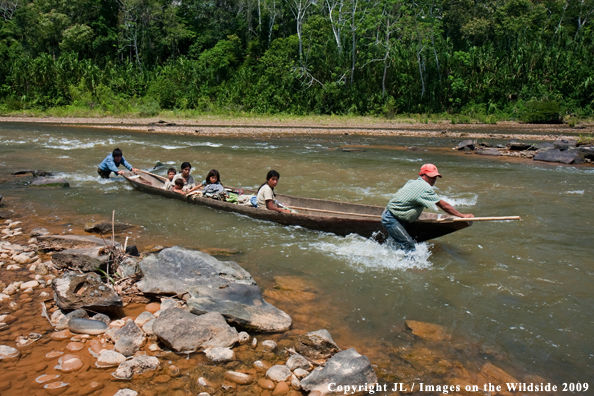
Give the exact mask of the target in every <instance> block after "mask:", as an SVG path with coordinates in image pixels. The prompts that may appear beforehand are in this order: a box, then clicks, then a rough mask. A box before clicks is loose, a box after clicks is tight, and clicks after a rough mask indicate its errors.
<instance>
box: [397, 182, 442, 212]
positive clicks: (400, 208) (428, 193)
mask: <svg viewBox="0 0 594 396" xmlns="http://www.w3.org/2000/svg"><path fill="white" fill-rule="evenodd" d="M439 201H440V198H439V197H438V196H437V194H435V191H433V187H431V186H430V185H429V183H427V182H426V181H425V180H423V179H422V178H421V177H419V178H418V179H417V180H409V181H408V182H406V184H405V185H404V187H402V188H401V189H400V190H398V192H396V194H394V196H393V197H392V199H390V202H388V210H389V211H390V213H392V216H394V217H395V218H397V219H398V220H403V221H406V222H408V223H411V222H413V221H415V220H416V219H417V218H418V217H419V216H420V215H421V212H423V209H424V208H430V207H431V206H433V205H434V204H436V203H437V202H439Z"/></svg>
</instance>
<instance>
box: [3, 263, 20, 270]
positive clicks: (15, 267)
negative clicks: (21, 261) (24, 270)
mask: <svg viewBox="0 0 594 396" xmlns="http://www.w3.org/2000/svg"><path fill="white" fill-rule="evenodd" d="M6 269H7V270H9V271H12V270H18V269H21V266H20V265H17V264H11V265H9V266H8V267H6Z"/></svg>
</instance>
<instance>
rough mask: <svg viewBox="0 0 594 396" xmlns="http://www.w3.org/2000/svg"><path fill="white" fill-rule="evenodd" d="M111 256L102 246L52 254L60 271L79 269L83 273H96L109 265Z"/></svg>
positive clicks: (53, 260)
mask: <svg viewBox="0 0 594 396" xmlns="http://www.w3.org/2000/svg"><path fill="white" fill-rule="evenodd" d="M108 260H109V255H108V254H105V248H104V247H101V246H94V247H86V248H76V249H66V250H62V251H61V252H56V253H54V254H52V263H53V264H54V266H55V267H56V268H58V269H68V268H71V269H77V270H81V271H83V272H91V271H95V270H96V269H97V268H99V267H100V266H101V265H103V264H105V263H107V261H108Z"/></svg>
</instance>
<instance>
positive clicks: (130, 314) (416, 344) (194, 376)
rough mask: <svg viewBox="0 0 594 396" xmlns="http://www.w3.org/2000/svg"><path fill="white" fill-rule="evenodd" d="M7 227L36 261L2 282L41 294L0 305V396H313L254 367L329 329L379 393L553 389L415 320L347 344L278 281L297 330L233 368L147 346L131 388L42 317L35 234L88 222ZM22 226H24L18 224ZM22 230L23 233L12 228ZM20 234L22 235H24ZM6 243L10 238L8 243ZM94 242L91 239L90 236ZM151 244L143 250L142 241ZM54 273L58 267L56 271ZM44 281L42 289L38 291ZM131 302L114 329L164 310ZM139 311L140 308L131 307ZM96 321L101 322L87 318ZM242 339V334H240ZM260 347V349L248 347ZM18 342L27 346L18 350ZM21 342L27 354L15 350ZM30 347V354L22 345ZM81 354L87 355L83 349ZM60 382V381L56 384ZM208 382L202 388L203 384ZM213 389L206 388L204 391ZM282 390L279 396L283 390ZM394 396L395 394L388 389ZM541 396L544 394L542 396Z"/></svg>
mask: <svg viewBox="0 0 594 396" xmlns="http://www.w3.org/2000/svg"><path fill="white" fill-rule="evenodd" d="M0 209H2V217H4V219H2V220H0V223H1V224H0V228H2V229H10V230H12V231H11V233H12V234H16V235H14V236H9V237H7V238H5V239H4V241H6V240H8V241H9V242H10V244H12V245H15V246H17V245H18V246H21V247H23V248H24V249H25V250H28V251H30V252H32V257H31V263H26V264H21V265H20V268H14V267H12V268H14V269H10V270H9V269H7V267H8V266H9V265H15V264H16V262H15V260H14V259H13V257H12V256H11V255H9V254H6V253H5V254H6V257H4V258H3V259H2V261H3V264H2V265H1V266H0V273H1V274H2V277H1V279H2V282H3V283H4V284H5V285H6V286H8V285H10V284H11V283H13V282H16V281H20V282H29V281H33V280H37V281H38V282H39V283H40V285H39V286H34V287H33V288H32V289H31V290H29V289H23V290H21V289H19V290H17V291H16V292H15V293H14V294H12V295H11V296H10V299H8V300H6V301H3V302H2V303H0V314H1V315H7V316H5V317H4V321H5V323H6V325H5V326H4V327H2V328H1V329H0V344H2V345H6V346H10V347H13V348H17V349H18V351H19V356H18V357H16V358H12V359H4V360H0V372H2V378H1V380H0V383H1V384H2V385H1V387H2V388H1V390H2V395H21V394H33V395H47V394H66V395H86V394H97V395H109V396H111V395H114V394H115V393H116V392H118V390H120V389H124V388H128V389H132V390H134V391H136V392H138V394H140V395H157V394H172V395H180V396H181V395H188V394H198V393H200V392H208V393H209V394H210V395H222V394H246V395H247V394H249V395H272V394H278V395H282V394H291V395H293V396H296V395H304V394H307V393H305V392H303V391H301V390H298V389H294V388H293V387H292V386H291V384H290V382H288V383H285V385H287V386H284V385H282V386H280V387H279V383H281V382H283V381H279V382H273V383H272V384H271V383H270V382H266V377H265V371H264V372H262V371H261V369H259V368H258V367H255V366H254V362H255V361H258V360H259V361H262V362H264V363H265V365H274V364H281V365H282V364H284V362H285V361H286V360H287V357H288V353H287V349H288V348H291V347H292V346H293V345H294V342H295V340H296V339H297V338H298V337H299V336H301V335H303V334H305V333H306V332H309V331H315V330H318V329H322V328H328V329H329V330H330V332H331V333H334V334H338V335H339V336H338V337H335V341H336V342H337V344H338V345H339V346H340V348H341V349H343V350H346V349H348V348H351V347H352V348H355V349H356V350H357V351H358V352H359V353H361V354H363V355H365V356H367V357H368V358H369V360H370V361H371V364H372V366H373V367H374V370H375V373H376V374H377V376H378V380H379V382H380V383H382V384H392V383H394V382H398V383H401V382H402V383H409V384H410V383H412V382H417V383H418V382H424V383H425V384H449V385H452V386H454V387H455V386H461V387H462V391H461V392H450V394H459V395H462V394H467V393H466V392H464V391H463V389H464V387H465V386H467V385H475V384H478V386H479V387H481V388H482V386H483V384H486V383H489V382H490V383H500V384H502V385H504V384H505V383H506V382H539V383H540V382H545V383H546V382H547V381H546V379H543V378H540V377H536V376H534V375H531V374H529V373H526V372H525V371H524V370H523V369H519V370H518V368H515V369H514V368H513V362H510V361H509V358H507V357H506V356H505V355H504V354H502V353H500V352H498V351H497V350H494V349H492V348H489V347H487V346H483V345H477V344H476V343H473V342H472V341H469V340H465V339H456V338H454V337H452V335H451V333H450V331H449V330H448V329H446V328H444V327H442V326H437V325H434V324H431V323H422V322H416V321H414V320H408V321H406V323H400V324H396V326H395V331H396V333H395V335H394V339H391V340H387V339H381V340H374V339H367V340H361V339H358V338H357V337H355V336H354V335H352V334H350V331H349V329H348V328H345V327H344V326H343V327H341V328H331V327H329V326H331V325H330V324H329V323H328V321H326V318H327V316H328V314H329V313H328V307H329V306H332V303H331V302H328V301H322V300H323V295H324V294H323V290H319V289H318V288H317V286H316V285H315V283H314V282H312V281H310V280H308V279H303V278H299V277H275V281H274V284H271V285H266V286H265V287H263V295H264V297H265V299H266V300H267V301H268V302H270V303H272V304H274V305H275V306H277V307H278V308H280V309H282V310H284V311H285V312H287V313H288V314H289V315H291V317H292V318H293V325H292V328H291V329H290V330H289V331H286V332H283V333H276V334H262V333H250V334H249V335H250V340H249V341H250V342H248V343H247V344H244V345H239V346H236V347H235V348H234V351H235V354H236V359H235V360H233V361H231V362H226V363H216V364H215V363H213V362H211V361H209V360H208V359H207V358H206V356H205V354H204V353H202V352H197V353H192V354H189V355H187V354H177V353H174V352H172V351H170V350H168V349H167V348H166V347H165V346H164V345H163V344H162V343H161V342H159V340H158V339H156V338H155V337H153V338H150V337H149V338H148V341H147V342H146V344H145V345H144V346H143V347H142V348H141V350H140V351H139V352H138V355H139V356H140V355H147V356H154V357H157V358H158V359H159V361H160V366H159V368H158V369H156V370H149V371H147V372H145V373H143V374H140V375H135V376H134V377H133V378H132V380H129V381H126V380H118V379H115V378H113V376H112V375H111V374H112V372H113V371H114V370H115V368H116V367H112V368H97V367H96V366H95V362H96V357H94V355H93V353H92V352H95V353H97V352H99V350H100V349H109V350H111V349H113V343H112V342H111V341H110V340H109V339H107V338H106V337H104V336H103V335H98V336H93V335H90V336H85V335H77V334H70V333H66V335H64V334H63V333H59V332H58V331H57V330H56V329H55V328H54V326H53V325H51V324H50V322H49V321H48V320H47V319H45V318H44V317H42V316H41V312H42V308H41V304H44V306H45V307H46V309H47V310H48V313H49V315H52V313H54V312H56V311H57V310H58V308H57V307H56V305H55V303H54V301H53V299H52V296H53V290H52V288H51V287H50V285H49V282H50V281H49V280H50V279H52V277H55V276H58V275H59V274H60V273H59V272H58V271H55V270H51V271H50V272H49V273H48V274H47V275H40V274H36V273H35V268H33V271H31V268H32V265H33V264H39V263H51V254H48V253H47V252H45V251H43V250H38V249H37V246H36V245H37V244H36V241H35V240H32V239H31V236H30V235H29V234H30V232H31V231H32V230H33V229H35V228H39V227H44V228H47V229H48V231H49V232H51V233H53V234H80V235H84V234H85V232H84V231H83V227H82V225H83V224H85V223H87V222H89V221H91V220H106V219H98V218H97V217H93V216H90V217H88V218H80V217H72V216H70V217H69V216H68V215H66V214H65V215H64V216H63V217H61V218H60V217H56V216H46V215H47V214H45V213H42V212H40V211H38V209H37V208H36V207H35V205H34V204H31V203H27V202H17V201H16V200H13V199H11V198H10V197H5V198H4V199H3V203H2V208H0ZM7 217H9V218H7ZM16 222H20V223H16ZM15 223H16V224H15ZM19 229H20V230H19ZM8 234H9V233H5V234H3V235H5V236H6V235H8ZM86 235H88V234H86ZM125 236H128V237H130V239H131V240H132V241H136V243H137V244H138V246H139V248H140V250H141V253H143V252H142V251H143V250H144V253H146V252H147V251H150V250H152V248H150V247H149V246H148V245H149V244H150V243H151V242H152V241H151V239H153V240H155V239H156V240H158V238H159V236H153V237H152V238H151V237H150V236H148V235H142V232H141V231H139V230H137V229H132V230H127V231H126V232H124V233H120V234H119V235H118V236H117V237H116V239H117V240H118V241H120V242H123V239H124V238H125ZM143 239H144V240H146V241H147V243H146V244H143V243H138V242H140V241H142V240H143ZM204 250H206V251H207V252H210V253H211V254H215V255H217V257H221V258H223V257H224V256H227V257H228V258H229V256H231V257H230V258H231V259H233V257H232V256H233V254H234V253H235V252H232V251H217V250H216V249H210V250H209V249H204ZM49 267H50V268H51V266H49ZM42 279H43V282H42V281H41V280H42ZM136 297H138V298H136V299H134V298H132V299H129V300H128V302H127V304H125V307H124V308H123V309H121V310H120V311H119V312H117V313H114V314H111V315H110V319H111V320H112V322H118V321H120V320H121V319H124V321H125V320H127V319H132V320H134V319H136V318H137V317H138V316H139V315H140V314H141V313H143V312H144V311H146V310H149V311H154V309H155V303H157V304H159V303H160V301H159V300H158V299H155V298H154V297H150V296H142V295H138V296H136ZM134 301H136V302H134ZM89 314H90V315H92V314H94V313H92V312H89ZM239 330H241V329H238V331H239ZM31 333H36V334H39V335H41V338H39V339H38V340H36V341H33V342H31V343H27V342H23V340H26V339H33V338H36V337H32V336H31ZM253 338H257V339H258V340H259V341H258V344H257V347H256V348H252V346H251V342H252V340H253ZM19 340H20V341H19ZM264 340H272V341H274V342H275V343H276V344H277V347H276V348H275V349H274V350H273V351H270V350H269V349H266V348H265V347H263V346H262V341H264ZM19 342H21V346H17V344H18V343H19ZM25 344H26V345H25ZM81 345H82V348H80V347H81ZM64 353H66V354H70V355H76V356H77V357H78V359H80V361H81V362H82V366H81V367H80V368H78V369H74V370H72V371H64V370H61V369H60V368H57V367H58V366H57V362H58V359H59V358H60V356H61V355H63V354H64ZM228 371H235V372H240V373H243V374H247V375H249V376H251V377H252V378H253V379H254V381H253V382H252V383H250V384H241V383H237V382H233V381H230V380H229V379H228V377H229V376H228V375H227V377H226V373H227V372H228ZM58 375H59V376H60V377H54V376H58ZM201 379H202V380H201ZM204 380H206V383H207V385H204V383H205V381H204ZM48 383H49V384H57V385H55V386H58V383H62V384H68V385H65V386H64V388H58V389H48V388H45V385H48ZM277 388H279V389H277ZM388 389H390V387H389V386H388ZM380 394H391V395H400V394H412V395H415V394H427V392H410V391H409V392H402V393H400V392H391V391H387V392H381V393H380ZM473 394H474V393H473ZM498 394H501V395H507V394H508V393H507V392H505V391H502V392H500V393H498ZM535 394H538V393H535ZM547 394H550V393H547Z"/></svg>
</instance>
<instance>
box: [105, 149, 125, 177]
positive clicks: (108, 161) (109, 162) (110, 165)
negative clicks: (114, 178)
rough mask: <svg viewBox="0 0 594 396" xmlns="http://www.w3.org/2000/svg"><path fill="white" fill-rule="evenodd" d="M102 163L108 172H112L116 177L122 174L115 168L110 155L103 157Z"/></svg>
mask: <svg viewBox="0 0 594 396" xmlns="http://www.w3.org/2000/svg"><path fill="white" fill-rule="evenodd" d="M103 161H104V163H105V165H106V166H107V168H108V169H109V170H110V171H112V172H113V173H115V174H116V175H119V174H120V172H122V171H121V170H119V169H118V167H117V166H116V164H115V161H114V160H113V156H112V155H111V154H110V155H108V156H107V157H105V159H104V160H103Z"/></svg>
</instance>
